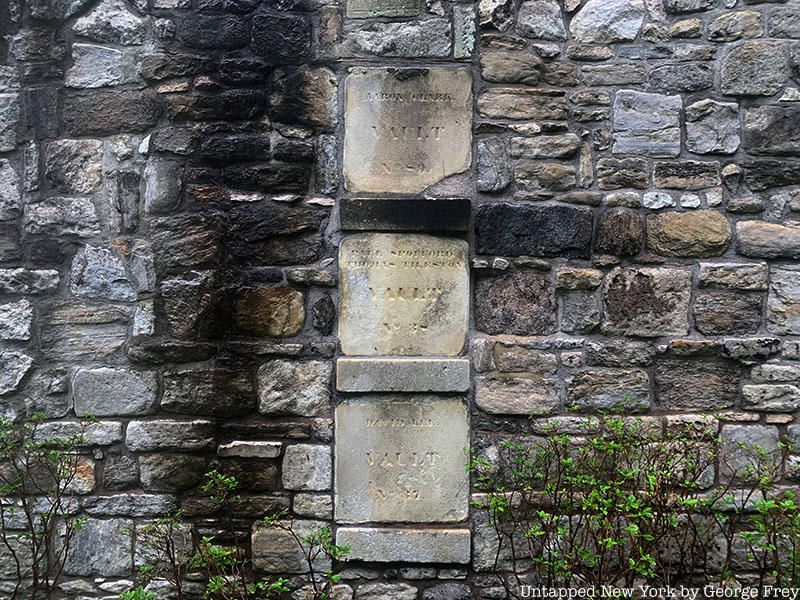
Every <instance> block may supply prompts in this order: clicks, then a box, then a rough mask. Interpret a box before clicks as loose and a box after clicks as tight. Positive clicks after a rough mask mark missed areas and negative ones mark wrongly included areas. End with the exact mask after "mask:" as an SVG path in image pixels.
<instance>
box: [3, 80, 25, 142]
mask: <svg viewBox="0 0 800 600" xmlns="http://www.w3.org/2000/svg"><path fill="white" fill-rule="evenodd" d="M20 113H21V108H20V102H19V95H18V94H0V152H10V151H11V150H13V149H14V148H15V147H16V146H17V128H18V127H19V120H20V116H21V114H20Z"/></svg>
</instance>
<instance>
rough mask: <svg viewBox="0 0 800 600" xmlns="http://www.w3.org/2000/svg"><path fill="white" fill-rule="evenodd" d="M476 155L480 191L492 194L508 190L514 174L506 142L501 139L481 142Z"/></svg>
mask: <svg viewBox="0 0 800 600" xmlns="http://www.w3.org/2000/svg"><path fill="white" fill-rule="evenodd" d="M476 154H477V156H476V159H475V162H476V167H475V168H476V170H477V174H476V175H477V188H478V191H479V192H488V193H492V192H501V191H503V190H504V189H505V188H507V187H508V185H509V184H510V183H511V180H512V178H513V173H512V171H511V166H510V164H511V161H510V157H509V154H508V144H507V143H506V141H505V140H503V139H500V138H491V139H486V140H480V141H479V142H478V144H477V147H476Z"/></svg>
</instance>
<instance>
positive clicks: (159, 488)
mask: <svg viewBox="0 0 800 600" xmlns="http://www.w3.org/2000/svg"><path fill="white" fill-rule="evenodd" d="M205 470H206V459H205V458H204V457H202V456H193V455H191V454H174V453H171V454H148V455H147V456H141V457H139V479H140V480H141V482H142V489H144V490H146V491H149V492H182V491H184V490H186V489H189V488H190V487H193V486H195V485H197V484H198V483H199V482H200V480H201V479H202V478H203V473H204V472H205Z"/></svg>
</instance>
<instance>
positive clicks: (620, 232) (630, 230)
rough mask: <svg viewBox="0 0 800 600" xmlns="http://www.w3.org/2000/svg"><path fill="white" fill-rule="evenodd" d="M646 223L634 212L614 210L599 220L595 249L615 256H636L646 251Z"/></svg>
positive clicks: (621, 209)
mask: <svg viewBox="0 0 800 600" xmlns="http://www.w3.org/2000/svg"><path fill="white" fill-rule="evenodd" d="M644 241H645V236H644V222H643V221H642V217H641V216H640V215H639V214H638V213H637V212H636V211H633V210H629V209H626V208H614V209H611V210H608V211H606V212H604V213H602V214H601V215H600V216H599V217H598V218H597V225H596V227H595V233H594V249H595V250H596V251H597V252H601V253H603V254H612V255H614V256H635V255H637V254H639V252H641V251H642V250H643V249H644Z"/></svg>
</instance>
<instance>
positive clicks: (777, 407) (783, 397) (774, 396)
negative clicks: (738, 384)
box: [742, 384, 800, 414]
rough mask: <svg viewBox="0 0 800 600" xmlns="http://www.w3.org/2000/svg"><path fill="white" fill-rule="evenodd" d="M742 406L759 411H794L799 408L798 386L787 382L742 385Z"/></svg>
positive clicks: (799, 392)
mask: <svg viewBox="0 0 800 600" xmlns="http://www.w3.org/2000/svg"><path fill="white" fill-rule="evenodd" d="M742 408H745V409H750V410H757V411H759V412H778V413H789V414H791V413H794V412H796V411H797V410H798V409H800V387H797V386H796V385H789V384H776V385H769V384H757V385H744V386H742Z"/></svg>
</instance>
